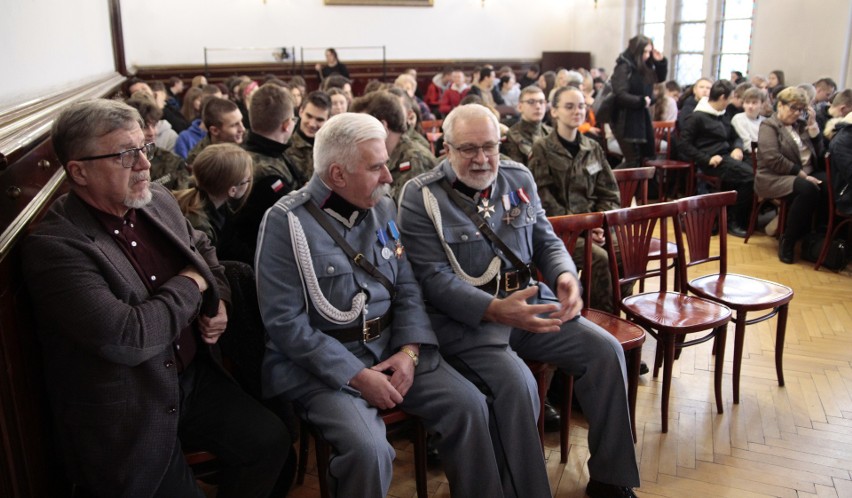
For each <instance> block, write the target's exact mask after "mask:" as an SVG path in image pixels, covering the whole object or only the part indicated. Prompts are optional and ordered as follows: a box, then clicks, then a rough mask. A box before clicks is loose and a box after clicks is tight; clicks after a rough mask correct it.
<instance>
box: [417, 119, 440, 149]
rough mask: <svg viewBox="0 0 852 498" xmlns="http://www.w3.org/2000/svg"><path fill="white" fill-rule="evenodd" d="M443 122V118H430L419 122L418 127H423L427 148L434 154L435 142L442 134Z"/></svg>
mask: <svg viewBox="0 0 852 498" xmlns="http://www.w3.org/2000/svg"><path fill="white" fill-rule="evenodd" d="M443 122H444V120H443V119H432V120H427V121H422V122H421V123H420V127H421V128H423V134H424V135H425V136H426V140H428V141H429V148H430V149H432V154H434V155H436V156H437V155H438V154H437V153H436V152H435V143H436V142H437V141H438V139H439V138H441V136H442V135H443V133H442V132H441V125H442V124H443Z"/></svg>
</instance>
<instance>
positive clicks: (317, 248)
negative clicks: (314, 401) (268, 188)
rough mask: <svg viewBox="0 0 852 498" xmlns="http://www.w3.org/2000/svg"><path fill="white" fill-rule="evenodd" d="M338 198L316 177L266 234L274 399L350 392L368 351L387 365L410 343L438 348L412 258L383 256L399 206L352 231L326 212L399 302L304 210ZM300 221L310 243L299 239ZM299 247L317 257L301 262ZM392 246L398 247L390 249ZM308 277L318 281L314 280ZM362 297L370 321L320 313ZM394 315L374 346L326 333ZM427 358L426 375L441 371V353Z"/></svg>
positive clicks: (380, 207)
mask: <svg viewBox="0 0 852 498" xmlns="http://www.w3.org/2000/svg"><path fill="white" fill-rule="evenodd" d="M330 195H331V190H329V188H328V187H326V186H325V184H324V183H323V182H322V181H321V180H320V179H319V177H316V176H314V177H313V178H312V179H311V181H310V182H308V185H306V186H305V187H304V188H302V189H300V190H298V191H296V192H293V193H291V194H290V195H288V196H286V197H283V198H281V200H279V201H278V202H277V203H276V204H275V205H274V206H273V207H272V208H270V209H269V211H268V212H267V213H266V216H265V217H264V219H263V223H262V224H261V227H260V235H259V236H258V251H257V258H256V260H255V264H256V271H257V288H258V299H259V304H260V311H261V314H262V315H263V322H264V324H265V326H266V330H267V334H268V338H269V339H268V341H267V343H266V354H265V357H264V362H263V373H262V375H263V389H264V395H266V396H272V395H277V394H282V393H283V394H285V395H286V396H287V397H288V398H290V399H296V398H298V397H299V396H301V395H303V394H305V393H307V392H310V391H312V390H316V389H333V390H340V389H344V388H345V386H346V385H347V383H348V382H349V380H350V379H351V378H352V377H354V376H355V375H356V374H357V373H358V372H359V371H360V370H361V369H363V368H364V362H363V361H362V360H361V359H359V358H358V357H357V355H362V356H363V353H364V350H365V348H366V350H368V351H369V354H371V355H372V356H373V357H374V358H375V359H376V361H379V360H383V359H385V358H386V357H388V356H390V355H391V354H393V353H395V352H396V351H397V350H398V349H399V348H400V347H401V346H403V345H405V344H411V343H419V344H424V345H433V346H434V345H436V344H437V340H436V338H435V334H434V333H433V332H432V330H431V329H430V327H429V319H428V317H427V315H426V313H425V311H424V309H423V297H422V295H421V294H420V288H419V287H418V285H417V281H416V280H415V278H414V274H413V273H412V271H411V266H410V265H409V263H408V260H407V258H406V256H405V253H403V255H402V257H401V258H400V259H397V258H396V257H395V256H390V258H388V259H386V258H384V257H383V256H382V248H383V246H382V245H381V244H380V243H379V241H378V238H377V236H376V231H377V230H380V229H381V230H385V229H387V226H388V221H390V220H393V219H394V217H395V216H396V209H395V207H394V203H393V201H392V200H391V199H390V198H387V197H385V198H383V199H382V200H381V201H380V202H379V204H377V205H376V206H375V207H373V208H372V209H370V210H368V211H366V213H365V214H363V215H362V216H363V219H360V221H358V222H356V223H355V225H354V226H352V227H351V228H348V227H347V226H346V224H344V223H342V222H341V221H339V220H337V219H335V218H334V217H332V216H331V215H328V214H327V213H325V212H324V213H323V215H325V216H328V217H329V219H330V220H331V222H332V224H333V225H334V227H335V228H336V229H338V230H339V233H340V234H341V235H342V236H343V238H344V239H345V240H346V241H347V242H348V243H349V244H350V245H351V246H352V248H354V249H355V250H356V251H359V252H360V253H362V254H364V256H365V257H366V258H368V260H369V261H370V262H371V263H373V265H375V266H376V268H377V269H378V270H379V271H380V272H381V273H382V274H383V275H384V276H385V277H386V278H388V279H389V280H390V281H391V282H393V283H394V286H395V287H396V289H397V295H396V298H395V299H393V300H391V296H390V295H389V293H388V291H387V289H385V287H383V286H382V284H381V283H379V281H378V280H376V279H375V278H373V277H371V276H370V275H368V274H367V273H366V272H365V271H364V270H362V269H361V268H360V267H358V266H356V265H355V263H353V262H351V260H350V259H349V257H348V256H347V255H346V253H345V252H344V251H343V249H341V248H340V247H338V246H337V244H336V243H335V242H334V239H332V238H331V236H330V235H329V234H328V233H327V232H326V231H325V229H324V228H323V227H322V226H321V225H319V223H317V221H316V220H315V219H314V217H313V216H311V214H310V213H308V212H307V210H306V208H305V207H304V204H305V203H306V202H314V203H316V204H317V205H320V206H321V205H322V204H323V203H324V202H325V200H326V199H327V198H328V197H329V196H330ZM296 222H298V223H299V225H300V226H301V228H302V231H303V233H304V237H300V236H298V235H296V236H294V235H293V234H294V233H295V232H294V230H295V229H294V228H293V226H294V224H295V223H296ZM294 244H295V245H296V247H297V248H299V247H300V244H306V247H307V248H308V249H309V251H310V252H309V254H305V258H301V259H300V258H299V257H296V256H294V250H293V248H294ZM392 245H393V242H392V240H391V242H390V244H389V245H388V247H391V246H392ZM304 247H305V246H302V248H304ZM300 266H301V270H300ZM308 272H313V273H315V275H316V277H315V278H313V279H312V278H311V277H309V276H308V275H307V273H308ZM303 279H304V280H303ZM303 282H304V284H303ZM314 284H316V288H317V289H318V291H319V293H321V298H320V299H317V297H316V296H315V295H314V293H313V292H312V291H310V290H309V288H310V287H311V286H312V285H314ZM362 292H365V293H366V295H367V296H368V301H367V307H366V308H365V309H364V311H363V313H364V314H366V316H363V314H362V315H358V316H355V317H354V318H353V319H352V320H351V321H349V322H346V323H334V322H332V321H330V320H329V319H328V318H327V317H326V316H325V315H323V314H322V313H320V312H319V310H318V306H323V305H322V304H321V303H320V304H318V301H321V299H325V300H327V301H328V304H330V305H331V306H333V307H334V308H336V309H337V310H340V311H342V312H349V311H351V310H352V309H355V310H357V306H356V305H355V304H353V303H354V301H353V299H355V298H356V296H358V295H359V294H360V293H362ZM389 311H392V312H393V321H392V322H391V326H390V327H389V328H388V329H385V331H384V332H383V333H382V335H381V337H380V338H378V339H376V340H373V341H371V342H369V343H362V342H360V341H354V342H347V343H341V342H340V341H338V340H337V339H335V338H333V337H331V336H330V335H327V334H325V333H323V330H331V329H335V328H348V327H351V326H353V325H359V324H361V323H362V320H363V319H367V320H371V319H373V318H378V317H380V316H382V315H384V314H385V313H388V312H389ZM433 349H434V348H433ZM421 353H423V351H422V350H421ZM421 358H424V357H423V356H421ZM425 359H426V365H424V362H423V361H421V364H420V366H418V370H419V369H420V368H421V367H423V368H436V367H437V364H438V363H437V362H438V355H437V354H436V353H435V354H431V358H430V355H428V354H427V355H426V356H425Z"/></svg>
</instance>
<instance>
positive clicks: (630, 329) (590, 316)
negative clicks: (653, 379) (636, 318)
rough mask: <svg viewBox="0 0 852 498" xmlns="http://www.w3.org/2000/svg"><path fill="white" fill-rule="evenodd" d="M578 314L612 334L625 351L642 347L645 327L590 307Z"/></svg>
mask: <svg viewBox="0 0 852 498" xmlns="http://www.w3.org/2000/svg"><path fill="white" fill-rule="evenodd" d="M580 314H581V315H582V316H583V318H585V319H587V320H589V321H590V322H592V323H594V324H596V325H599V326H600V327H602V328H603V329H604V330H606V331H607V332H609V333H610V334H612V336H613V337H615V340H617V341H618V342H619V343H620V344H621V347H622V348H624V350H625V351H630V350H631V349H636V348H639V347H642V344H643V343H644V342H645V335H646V334H645V329H643V328H642V327H640V326H638V325H636V324H635V323H632V322H628V321H627V320H625V319H623V318H620V317H617V316H615V315H612V314H610V313H606V312H604V311H598V310H595V309H591V308H587V309H584V310H583V311H582V312H581V313H580Z"/></svg>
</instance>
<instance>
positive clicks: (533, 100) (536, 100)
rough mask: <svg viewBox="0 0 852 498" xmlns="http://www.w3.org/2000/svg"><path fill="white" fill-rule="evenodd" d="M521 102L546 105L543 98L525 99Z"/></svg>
mask: <svg viewBox="0 0 852 498" xmlns="http://www.w3.org/2000/svg"><path fill="white" fill-rule="evenodd" d="M521 102H523V103H524V104H526V105H536V104H538V105H547V101H546V100H544V99H527V100H522V101H521Z"/></svg>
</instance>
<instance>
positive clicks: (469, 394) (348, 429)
mask: <svg viewBox="0 0 852 498" xmlns="http://www.w3.org/2000/svg"><path fill="white" fill-rule="evenodd" d="M430 356H431V358H430ZM360 358H361V359H362V360H363V361H364V362H365V363H364V364H365V367H367V366H371V365H372V364H373V362H372V361H371V360H372V357H371V356H370V355H369V353H365V354H364V355H363V356H360ZM420 361H421V363H420V365H419V366H418V368H417V369H416V371H415V378H414V384H413V385H412V386H411V389H410V390H409V391H408V393H407V394H406V395H405V396H404V400H403V402H402V403H401V404H400V405H399V407H400V408H401V409H402V410H403V411H405V412H406V413H409V414H411V415H416V416H417V417H419V418H420V419H421V420H422V421H423V425H424V426H425V427H426V430H427V431H429V433H430V434H433V435H434V437H433V441H434V442H435V444H436V447H437V449H438V452H439V453H440V455H441V461H442V463H443V466H444V471H445V472H446V474H447V479H448V481H449V483H450V491H451V492H452V495H453V496H454V497H480V496H488V497H492V496H493V497H500V496H502V490H501V488H500V478H499V473H498V469H497V462H496V460H495V458H494V451H493V450H492V448H491V439H490V436H489V428H488V407H487V405H486V403H485V397H484V396H483V395H482V393H480V392H479V390H477V389H476V388H475V387H474V386H473V385H472V384H471V383H470V382H468V381H467V380H466V379H465V378H464V377H462V376H461V375H459V373H458V372H456V371H455V370H453V369H452V368H451V367H450V366H448V365H447V364H446V362H443V361H441V359H440V358H439V357H438V356H437V351H428V350H425V349H424V350H421V355H420ZM430 364H431V365H430ZM295 404H296V407H297V409H298V410H299V411H300V415H301V416H302V417H303V418H304V419H305V420H307V421H308V422H309V423H311V424H312V425H314V426H315V427H316V428H317V429H318V430H319V432H320V434H321V436H322V437H323V439H325V440H326V441H328V443H329V444H331V446H332V448H333V451H332V457H331V461H330V462H329V474H330V477H331V478H332V486H331V487H332V489H333V490H334V491H335V496H339V497H350V496H359V497H365V498H367V497H376V498H383V497H384V496H386V495H387V492H388V488H389V487H390V483H391V478H392V473H393V459H394V457H395V452H394V449H393V447H392V446H391V445H390V443H388V440H387V435H386V431H385V425H384V423H383V422H382V419H381V417H380V415H379V412H378V410H377V409H376V408H374V407H372V406H370V405H369V404H368V403H367V401H366V400H364V399H363V398H361V397H359V396H357V395H355V394H353V393H349V392H346V391H345V390H332V389H327V388H320V389H315V390H312V391H310V392H308V393H307V394H305V395H303V396H301V397H299V398H298V399H297V400H296V401H295Z"/></svg>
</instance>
